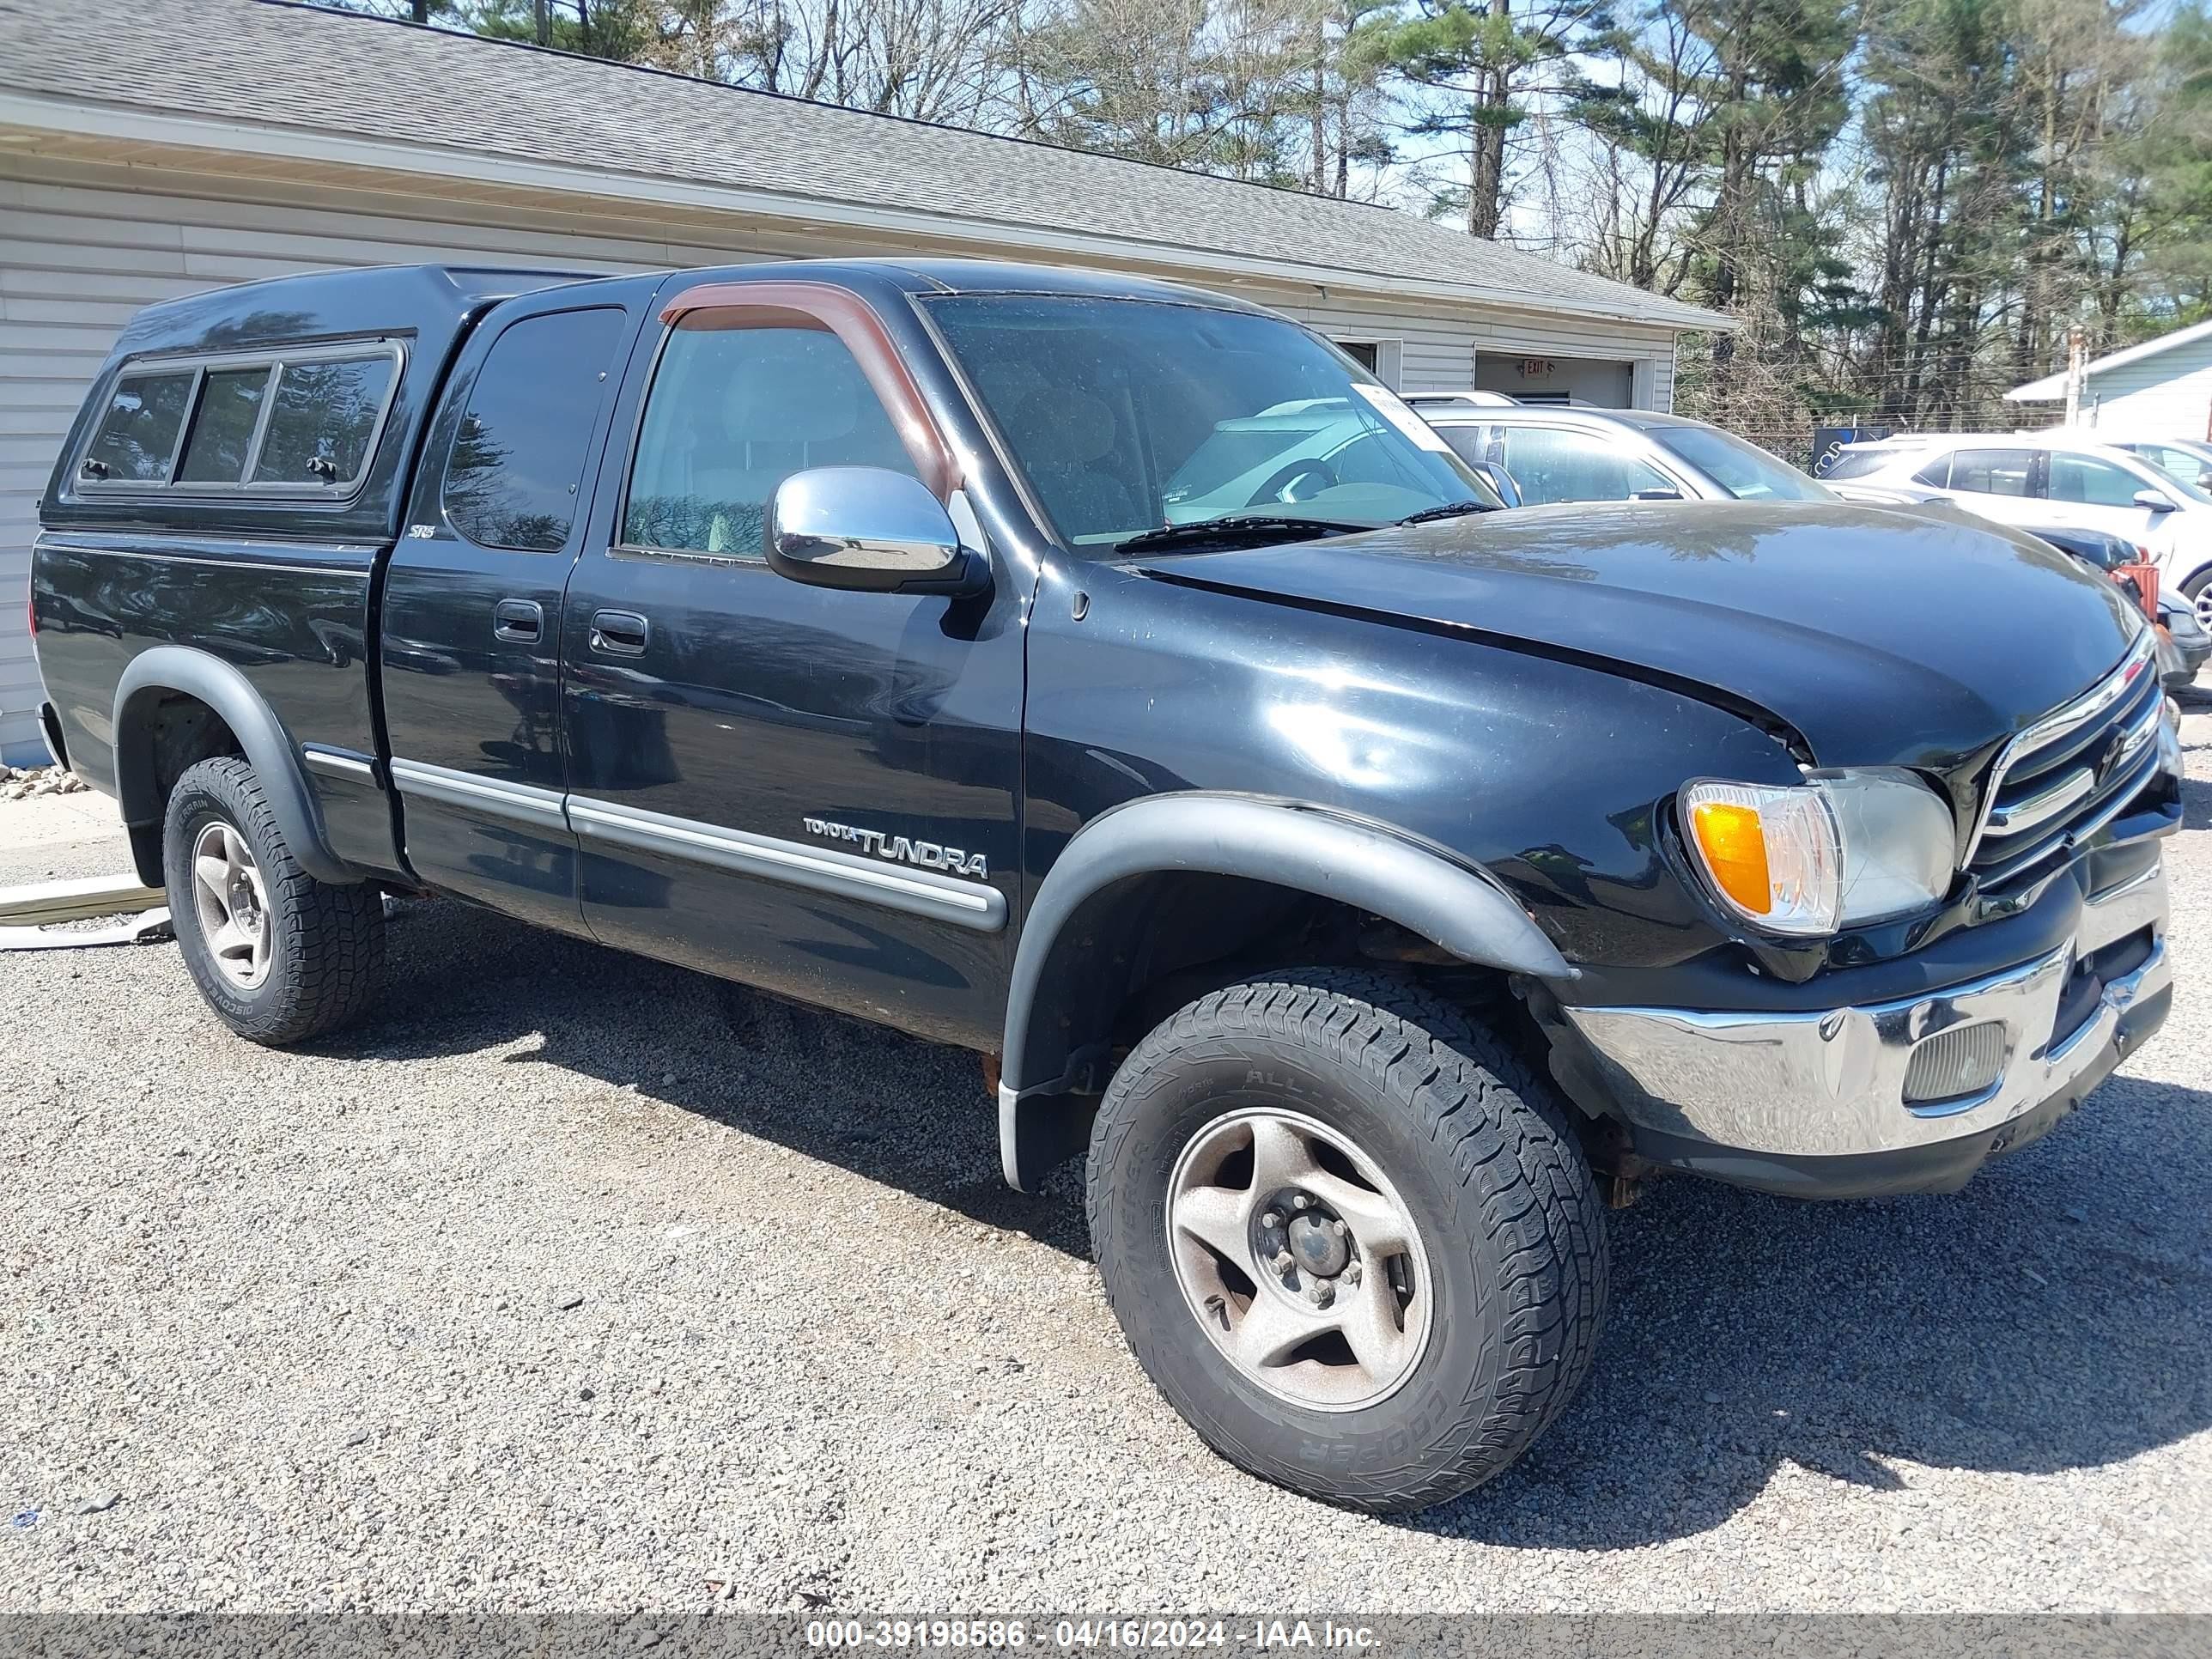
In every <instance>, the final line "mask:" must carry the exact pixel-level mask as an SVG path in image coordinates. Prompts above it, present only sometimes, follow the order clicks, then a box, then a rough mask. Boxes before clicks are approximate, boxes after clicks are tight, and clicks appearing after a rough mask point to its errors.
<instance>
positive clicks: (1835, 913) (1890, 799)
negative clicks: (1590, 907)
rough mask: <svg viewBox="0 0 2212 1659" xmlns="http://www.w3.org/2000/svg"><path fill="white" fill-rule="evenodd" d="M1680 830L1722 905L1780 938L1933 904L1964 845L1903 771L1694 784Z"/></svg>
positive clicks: (1942, 809) (1945, 813)
mask: <svg viewBox="0 0 2212 1659" xmlns="http://www.w3.org/2000/svg"><path fill="white" fill-rule="evenodd" d="M1682 826H1683V832H1684V835H1685V836H1686V839H1687V840H1688V842H1689V844H1690V848H1691V850H1692V852H1693V853H1694V854H1696V855H1697V859H1698V861H1699V865H1700V866H1702V868H1703V869H1704V871H1705V878H1706V879H1707V880H1709V881H1710V882H1711V884H1712V885H1713V890H1714V891H1715V892H1717V893H1718V894H1719V895H1720V897H1721V900H1722V902H1723V903H1725V904H1726V905H1727V906H1728V907H1729V908H1730V909H1731V910H1733V911H1735V913H1736V914H1737V915H1741V916H1742V917H1743V918H1744V920H1745V921H1749V922H1751V923H1753V925H1754V926H1757V927H1763V928H1765V929H1767V930H1768V931H1770V932H1771V933H1795V934H1807V935H1811V934H1821V933H1835V932H1836V931H1837V930H1838V929H1839V928H1843V927H1857V926H1859V925H1861V924H1863V923H1865V922H1870V921H1884V920H1886V919H1887V918H1888V917H1891V916H1901V915H1905V914H1906V913H1907V912H1908V911H1912V910H1917V909H1920V908H1923V906H1926V905H1929V904H1932V903H1934V902H1936V900H1937V899H1940V898H1941V897H1942V896H1943V894H1944V891H1945V890H1947V889H1948V887H1949V886H1950V884H1951V865H1952V858H1953V855H1954V853H1955V852H1956V850H1957V842H1956V830H1955V829H1954V825H1953V823H1952V819H1951V813H1950V811H1949V809H1948V807H1946V806H1945V805H1943V802H1942V799H1939V798H1938V797H1937V795H1936V793H1935V791H1933V790H1932V789H1929V787H1927V786H1926V785H1925V784H1923V783H1920V782H1918V781H1916V780H1915V779H1913V778H1912V777H1911V775H1909V774H1907V773H1905V772H1887V771H1866V772H1838V773H1835V774H1833V775H1830V776H1827V777H1815V778H1814V779H1813V780H1812V781H1809V782H1807V783H1802V784H1794V785H1786V786H1784V785H1775V784H1759V783H1723V782H1717V781H1710V780H1708V781H1702V782H1698V783H1692V784H1690V785H1688V786H1687V787H1685V788H1684V789H1683V791H1682Z"/></svg>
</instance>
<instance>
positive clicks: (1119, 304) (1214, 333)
mask: <svg viewBox="0 0 2212 1659" xmlns="http://www.w3.org/2000/svg"><path fill="white" fill-rule="evenodd" d="M925 303H926V304H927V306H928V307H929V314H930V317H931V318H932V319H933V321H935V322H936V324H937V325H938V327H939V331H940V332H941V333H942V334H943V336H944V338H945V343H946V344H947V345H948V346H949V347H950V348H951V351H952V355H953V356H955V357H956V358H957V359H958V360H959V363H960V366H961V368H963V369H964V370H965V371H966V372H967V375H968V378H969V381H970V383H971V384H973V386H975V392H976V394H977V396H978V397H979V398H981V401H982V404H983V405H984V408H985V410H986V411H987V413H988V414H989V416H990V417H991V419H992V421H993V422H994V424H995V425H996V426H997V427H998V428H999V431H1000V434H1001V435H1003V436H1004V438H1005V440H1006V446H1007V447H1008V448H1009V450H1011V451H1012V455H1013V459H1014V461H1015V463H1016V465H1018V466H1019V467H1020V469H1021V471H1022V472H1023V474H1024V476H1025V477H1027V479H1028V480H1029V483H1030V488H1031V489H1033V490H1035V492H1036V495H1037V497H1038V499H1039V500H1040V501H1042V503H1043V505H1044V507H1045V510H1046V511H1047V512H1048V513H1050V514H1051V516H1052V519H1053V521H1054V526H1056V527H1057V529H1058V531H1059V533H1060V539H1061V541H1062V542H1063V543H1065V544H1066V545H1068V546H1070V547H1074V548H1079V549H1082V548H1089V549H1096V550H1102V551H1103V550H1108V549H1110V548H1112V547H1113V546H1115V544H1118V543H1121V542H1123V541H1127V539H1128V538H1130V537H1132V536H1136V535H1140V534H1142V533H1143V532H1146V531H1148V530H1159V529H1162V528H1164V527H1165V526H1171V525H1195V524H1203V523H1205V522H1206V521H1208V520H1214V519H1225V518H1237V517H1250V516H1253V515H1255V514H1265V515H1268V516H1280V517H1295V518H1298V519H1308V520H1326V521H1328V522H1329V523H1334V524H1343V525H1346V526H1357V527H1364V526H1376V525H1384V524H1390V523H1393V522H1395V521H1396V520H1400V519H1402V518H1405V517H1406V516H1407V514H1409V513H1419V512H1422V511H1424V510H1425V509H1426V508H1429V507H1443V506H1445V505H1447V504H1449V503H1452V502H1464V501H1476V502H1480V503H1481V504H1482V505H1484V506H1498V505H1501V503H1500V502H1499V501H1498V494H1497V492H1496V491H1495V490H1493V489H1491V488H1490V487H1489V486H1488V485H1487V484H1486V483H1484V482H1483V481H1482V480H1481V479H1480V478H1479V477H1477V476H1476V475H1475V474H1474V473H1473V472H1471V471H1468V468H1467V466H1466V465H1465V464H1464V463H1463V462H1462V461H1461V460H1460V459H1459V458H1458V457H1457V456H1455V455H1454V454H1453V453H1451V450H1450V448H1449V447H1448V446H1447V445H1446V444H1445V442H1444V441H1443V438H1442V437H1440V436H1439V435H1437V432H1436V430H1435V428H1432V427H1431V426H1429V425H1428V424H1427V422H1424V421H1423V420H1422V419H1421V417H1420V416H1418V415H1416V414H1414V413H1413V411H1412V410H1409V409H1407V407H1406V405H1405V404H1402V403H1401V402H1400V401H1399V400H1398V398H1397V397H1396V396H1395V394H1394V393H1392V392H1389V391H1388V390H1386V389H1385V388H1384V387H1383V386H1382V385H1381V384H1380V383H1379V382H1378V381H1376V380H1374V378H1373V377H1372V376H1370V375H1368V374H1365V373H1364V372H1363V371H1362V370H1360V369H1358V368H1355V367H1354V366H1352V364H1351V363H1349V362H1346V360H1345V359H1344V358H1342V357H1340V356H1338V355H1337V354H1336V353H1335V352H1334V351H1333V350H1331V349H1329V348H1328V346H1325V345H1323V344H1322V343H1321V342H1320V341H1318V340H1316V339H1315V338H1314V337H1313V336H1311V335H1310V334H1308V333H1307V332H1306V331H1304V329H1302V328H1299V327H1298V326H1297V325H1295V324H1292V323H1289V322H1285V321H1284V320H1283V319H1280V318H1277V317H1267V316H1255V315H1253V314H1250V313H1244V312H1237V311H1218V310H1214V309H1212V308H1210V307H1203V306H1192V305H1176V304H1173V303H1170V302H1164V301H1151V300H1102V299H1096V298H1092V297H1090V296H1087V295H1030V294H1024V295H946V296H943V297H939V298H933V299H930V300H928V301H925Z"/></svg>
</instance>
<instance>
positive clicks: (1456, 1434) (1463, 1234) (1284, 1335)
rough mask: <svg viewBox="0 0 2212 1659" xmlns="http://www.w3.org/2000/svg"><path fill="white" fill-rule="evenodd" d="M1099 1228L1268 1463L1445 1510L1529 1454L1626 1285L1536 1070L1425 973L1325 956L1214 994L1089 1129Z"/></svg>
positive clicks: (1211, 1429) (1161, 1328) (1162, 1351)
mask: <svg viewBox="0 0 2212 1659" xmlns="http://www.w3.org/2000/svg"><path fill="white" fill-rule="evenodd" d="M1089 1209H1090V1216H1091V1238H1092V1243H1093V1246H1094V1248H1095V1249H1096V1251H1097V1258H1098V1265H1099V1270H1100V1273H1101V1274H1102V1276H1103V1279H1104V1280H1105V1285H1106V1291H1107V1294H1108V1297H1109V1299H1110V1301H1111V1302H1112V1304H1113V1307H1114V1310H1115V1316H1116V1317H1117V1318H1118V1319H1119V1320H1120V1321H1121V1328H1122V1330H1123V1331H1124V1333H1125V1334H1127V1337H1128V1339H1129V1342H1130V1346H1132V1347H1133V1349H1134V1350H1135V1352H1136V1354H1137V1357H1138V1358H1139V1361H1140V1362H1141V1363H1142V1364H1144V1366H1145V1368H1146V1370H1147V1371H1148V1372H1149V1373H1150V1374H1151V1375H1152V1379H1153V1381H1154V1382H1155V1383H1158V1386H1159V1388H1160V1390H1161V1392H1162V1393H1164V1394H1165V1395H1167V1397H1168V1399H1169V1401H1170V1402H1171V1403H1172V1404H1173V1405H1174V1406H1175V1407H1176V1410H1178V1411H1179V1412H1181V1413H1182V1414H1183V1416H1184V1417H1185V1418H1186V1419H1188V1420H1189V1421H1190V1423H1191V1425H1193V1426H1194V1428H1196V1429H1197V1430H1198V1431H1199V1432H1200V1435H1202V1436H1203V1437H1205V1438H1206V1441H1207V1442H1208V1443H1209V1444H1211V1445H1212V1447H1213V1448H1214V1449H1216V1450H1217V1451H1218V1452H1220V1453H1221V1454H1222V1455H1224V1456H1225V1457H1227V1458H1229V1459H1230V1460H1231V1462H1235V1463H1237V1464H1238V1465H1240V1466H1241V1467H1243V1468H1246V1469H1248V1470H1249V1471H1251V1472H1252V1473H1254V1474H1258V1475H1261V1476H1262V1477H1263V1478H1265V1479H1267V1480H1273V1481H1275V1482H1276V1483H1278V1484H1279V1485H1281V1486H1287V1487H1290V1488H1291V1489H1292V1490H1294V1491H1297V1492H1304V1493H1306V1494H1307V1495H1309V1496H1311V1497H1316V1498H1323V1499H1325V1500H1328V1501H1329V1502H1333V1503H1338V1504H1345V1505H1347V1506H1349V1507H1352V1508H1356V1509H1363V1510H1378V1511H1381V1510H1414V1509H1420V1508H1425V1507H1426V1506H1428V1505H1430V1504H1437V1503H1440V1502H1442V1501H1443V1500H1444V1499H1446V1498H1452V1497H1455V1496H1457V1495H1458V1494H1459V1493H1461V1492H1466V1491H1467V1490H1468V1489H1469V1488H1471V1487H1473V1486H1479V1485H1480V1484H1481V1483H1482V1482H1483V1481H1485V1480H1489V1479H1490V1478H1491V1477H1492V1476H1493V1475H1495V1474H1498V1472H1499V1471H1501V1470H1503V1469H1504V1468H1506V1467H1508V1466H1509V1465H1510V1464H1511V1463H1512V1462H1514V1461H1515V1460H1516V1458H1518V1457H1519V1456H1520V1455H1522V1453H1523V1452H1525V1451H1526V1450H1527V1449H1528V1447H1529V1446H1530V1445H1531V1444H1532V1443H1534V1440H1535V1439H1536V1437H1537V1436H1538V1435H1539V1434H1541V1432H1542V1431H1543V1430H1544V1429H1545V1428H1546V1427H1547V1426H1548V1425H1549V1424H1550V1423H1551V1422H1552V1421H1553V1419H1554V1418H1555V1417H1557V1416H1558V1414H1559V1412H1560V1411H1561V1410H1562V1409H1563V1408H1564V1407H1565V1404H1566V1402H1567V1401H1569V1400H1570V1399H1571V1398H1572V1397H1573V1395H1574V1393H1575V1391H1576V1389H1577V1388H1578V1387H1579V1386H1580V1384H1581V1382H1582V1379H1583V1374H1584V1373H1585V1372H1586V1371H1587V1370H1588V1368H1589V1360H1590V1356H1591V1353H1592V1352H1593V1349H1594V1347H1595V1342H1596V1339H1597V1334H1598V1328H1599V1324H1600V1322H1601V1317H1602V1311H1603V1307H1604V1302H1605V1282H1606V1255H1605V1237H1604V1219H1603V1216H1602V1213H1601V1209H1600V1206H1599V1203H1598V1200H1597V1195H1596V1191H1595V1188H1594V1186H1593V1184H1592V1182H1591V1180H1590V1176H1589V1170H1588V1169H1587V1167H1586V1166H1585V1165H1584V1164H1583V1161H1582V1158H1581V1156H1580V1153H1579V1152H1577V1149H1576V1147H1575V1145H1574V1142H1573V1140H1572V1139H1571V1136H1570V1135H1569V1134H1568V1133H1567V1132H1566V1130H1565V1127H1564V1125H1563V1123H1562V1122H1561V1121H1560V1120H1559V1117H1558V1115H1557V1114H1556V1111H1555V1109H1554V1108H1553V1107H1552V1105H1551V1104H1550V1103H1549V1100H1548V1097H1547V1095H1546V1094H1545V1092H1544V1091H1543V1090H1542V1089H1541V1085H1539V1084H1538V1083H1537V1082H1536V1080H1535V1079H1534V1078H1533V1077H1532V1076H1531V1075H1529V1073H1528V1072H1527V1070H1526V1069H1525V1068H1524V1067H1523V1066H1522V1065H1521V1064H1520V1063H1519V1061H1518V1060H1516V1059H1515V1058H1514V1057H1513V1056H1512V1054H1510V1052H1509V1051H1508V1050H1507V1049H1506V1048H1504V1046H1503V1045H1502V1044H1500V1043H1498V1042H1496V1041H1495V1040H1494V1039H1492V1037H1490V1036H1487V1035H1486V1034H1485V1033H1483V1032H1481V1031H1480V1030H1476V1029H1474V1028H1472V1027H1470V1026H1468V1024H1466V1023H1465V1022H1464V1021H1463V1020H1462V1019H1461V1018H1459V1017H1458V1016H1457V1015H1455V1014H1454V1013H1452V1012H1450V1011H1449V1010H1448V1009H1445V1008H1443V1006H1440V1005H1437V1004H1436V1003H1434V1002H1433V1001H1432V1000H1430V999H1428V998H1426V997H1425V996H1424V995H1422V994H1420V993H1419V992H1418V991H1417V990H1415V989H1414V988H1413V987H1409V986H1407V985H1404V984H1402V983H1401V982H1399V981H1392V980H1389V979H1387V978H1383V977H1381V976H1378V975H1366V974H1355V973H1346V972H1341V971H1337V970H1332V969H1311V970H1304V971H1301V972H1298V973H1296V974H1291V975H1282V976H1280V977H1279V978H1274V979H1269V980H1266V981H1256V982H1254V983H1250V984H1245V985H1237V986H1232V987H1230V988H1228V989H1227V990H1224V991H1219V992H1216V993H1214V994H1212V995H1210V996H1206V997H1203V998H1200V1000H1198V1001H1196V1002H1194V1003H1192V1004H1190V1005H1189V1006H1188V1007H1185V1008H1184V1009H1182V1011H1181V1012H1178V1013H1176V1015H1174V1016H1173V1017H1172V1018H1170V1019H1169V1020H1168V1021H1167V1022H1166V1023H1165V1024H1163V1025H1161V1026H1160V1027H1159V1029H1158V1030H1155V1031H1154V1032H1152V1035H1151V1036H1147V1037H1146V1039H1145V1040H1144V1042H1142V1043H1141V1044H1139V1047H1138V1048H1137V1049H1136V1050H1135V1052H1134V1053H1133V1054H1131V1055H1130V1056H1129V1058H1128V1060H1127V1062H1126V1063H1125V1064H1124V1065H1123V1066H1122V1067H1121V1070H1120V1071H1119V1072H1118V1073H1116V1074H1115V1079H1114V1081H1113V1083H1112V1085H1110V1086H1109V1089H1108V1091H1107V1093H1106V1097H1105V1099H1104V1100H1103V1103H1101V1106H1100V1109H1099V1114H1098V1119H1097V1124H1096V1126H1095V1127H1094V1129H1093V1131H1092V1137H1091V1161H1090V1193H1089Z"/></svg>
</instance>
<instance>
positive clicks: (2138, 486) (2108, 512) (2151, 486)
mask: <svg viewBox="0 0 2212 1659" xmlns="http://www.w3.org/2000/svg"><path fill="white" fill-rule="evenodd" d="M2045 465H2046V466H2047V467H2048V468H2049V471H2048V473H2047V475H2046V477H2047V480H2048V482H2047V487H2046V489H2045V494H2046V495H2047V497H2048V499H2049V501H2050V503H2051V518H2050V522H2051V523H2052V524H2059V525H2070V526H2074V527H2075V528H2077V529H2083V530H2101V531H2104V532H2106V533H2107V534H2108V535H2113V536H2118V537H2119V538H2122V539H2123V540H2124V541H2127V542H2130V543H2132V544H2134V545H2136V546H2137V547H2144V546H2148V545H2150V544H2154V543H2155V542H2156V541H2157V540H2158V539H2159V537H2160V532H2161V531H2162V530H2163V529H2164V528H2165V526H2164V525H2163V524H2162V523H2161V522H2160V521H2161V520H2164V519H2166V517H2168V516H2170V515H2169V514H2167V513H2155V512H2153V511H2152V510H2151V509H2150V508H2148V507H2142V506H2139V505H2138V504H2137V503H2136V496H2137V495H2141V494H2142V493H2143V492H2144V491H2145V490H2148V491H2149V492H2151V494H2153V495H2156V496H2158V497H2159V498H2160V499H2161V500H2164V501H2172V499H2173V495H2174V492H2172V491H2171V490H2168V489H2165V488H2164V487H2162V486H2161V485H2160V484H2157V483H2154V482H2153V481H2152V480H2150V479H2149V478H2147V477H2142V476H2141V475H2139V474H2137V473H2136V472H2133V471H2130V470H2129V469H2128V468H2126V467H2124V466H2122V465H2119V464H2118V462H2116V461H2110V460H2106V459H2105V458H2104V457H2102V456H2100V455H2081V454H2075V453H2071V452H2069V451H2067V450H2063V449H2054V450H2052V451H2051V454H2050V457H2049V459H2047V461H2046V462H2045ZM2146 470H2148V469H2146Z"/></svg>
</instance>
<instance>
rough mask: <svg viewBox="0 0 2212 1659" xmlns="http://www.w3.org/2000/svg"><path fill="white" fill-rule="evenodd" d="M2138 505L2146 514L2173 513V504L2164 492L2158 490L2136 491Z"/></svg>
mask: <svg viewBox="0 0 2212 1659" xmlns="http://www.w3.org/2000/svg"><path fill="white" fill-rule="evenodd" d="M2136 506H2137V507H2141V508H2142V509H2143V511H2144V512H2146V513H2171V512H2172V511H2173V503H2172V501H2168V500H2167V499H2166V495H2165V492H2164V491H2162V490H2157V489H2138V490H2137V491H2136Z"/></svg>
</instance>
